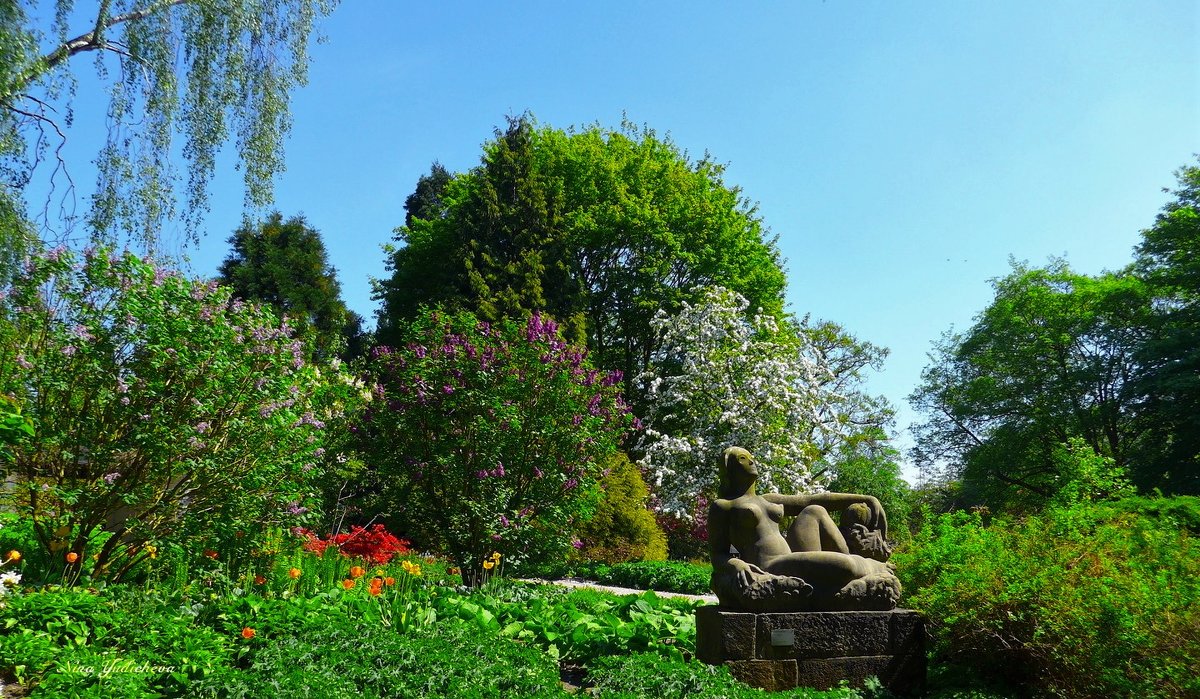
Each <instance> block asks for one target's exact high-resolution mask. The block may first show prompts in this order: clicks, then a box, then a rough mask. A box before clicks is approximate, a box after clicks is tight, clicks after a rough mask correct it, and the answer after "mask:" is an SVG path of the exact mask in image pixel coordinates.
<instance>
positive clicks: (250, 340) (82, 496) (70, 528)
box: [0, 249, 353, 580]
mask: <svg viewBox="0 0 1200 699" xmlns="http://www.w3.org/2000/svg"><path fill="white" fill-rule="evenodd" d="M0 294H2V295H3V303H2V304H0V309H2V310H0V393H4V394H7V395H9V396H11V397H12V398H13V399H14V400H15V401H16V402H17V403H18V404H19V405H20V406H21V408H22V410H23V412H24V414H25V415H27V416H29V417H30V418H32V420H33V422H34V425H35V435H34V436H33V437H32V438H31V439H28V440H24V441H22V442H20V443H18V444H16V445H14V446H13V447H12V454H13V458H12V459H11V460H10V461H9V462H8V463H5V464H0V467H2V468H3V470H4V471H5V475H6V476H11V477H13V479H14V480H15V481H16V483H17V490H16V492H15V493H13V494H12V497H13V500H14V503H15V505H16V506H17V507H18V508H19V509H20V510H21V511H22V512H23V513H25V514H27V515H28V516H29V517H31V518H32V520H33V522H34V525H35V531H36V533H37V537H38V539H39V542H40V544H41V545H42V546H43V547H44V548H45V550H46V552H48V553H50V554H53V555H54V556H55V558H56V560H62V557H63V556H64V555H65V554H66V553H68V552H74V553H77V554H78V556H77V557H75V558H76V559H77V561H78V562H76V563H73V566H83V565H88V566H89V567H91V568H92V570H93V573H94V575H95V576H96V577H101V578H107V579H114V580H116V579H120V578H121V577H123V576H124V575H126V574H127V573H128V572H129V571H130V570H131V569H133V568H134V567H135V566H136V565H137V563H138V562H139V561H141V560H143V559H145V558H146V557H147V556H152V555H154V552H155V551H156V550H157V548H158V547H159V546H162V545H163V544H164V543H166V542H167V540H168V539H170V540H171V541H173V542H176V543H178V542H182V541H187V540H190V539H189V538H188V537H192V538H195V539H197V541H196V546H197V547H200V546H203V545H205V541H213V542H215V541H216V540H218V539H221V538H223V537H224V538H230V539H232V538H234V537H236V538H237V539H239V540H241V541H242V542H244V543H245V545H250V544H252V543H253V542H254V541H255V540H256V539H257V538H258V537H260V536H262V535H263V532H264V531H265V529H266V527H267V526H268V525H283V526H297V525H300V524H304V523H306V521H307V519H306V517H311V516H312V513H311V512H309V510H308V506H309V505H311V504H313V503H314V502H315V498H314V493H313V482H314V479H315V478H316V477H317V476H318V475H319V471H320V467H319V465H318V462H319V461H320V453H321V449H322V447H323V434H322V433H323V428H324V427H325V423H326V421H328V420H331V419H335V418H336V416H337V414H338V413H339V411H340V410H341V409H342V407H343V406H344V404H345V402H346V401H347V400H350V399H352V398H353V390H352V388H351V387H350V386H349V385H348V384H347V383H346V381H345V380H340V377H338V376H336V375H334V374H335V373H336V372H333V370H331V369H330V368H328V367H326V368H325V369H324V371H325V374H324V375H322V370H321V369H319V368H318V367H315V366H311V365H309V364H307V363H306V362H305V360H304V357H305V356H307V354H306V348H305V347H304V346H303V345H302V344H301V342H300V341H299V340H296V339H294V338H293V337H292V336H291V330H290V328H289V327H288V325H287V323H286V321H284V322H283V323H280V322H279V321H278V320H277V319H276V318H275V317H274V316H273V315H272V314H271V313H270V312H269V311H267V310H264V309H262V308H260V307H258V306H255V305H251V304H245V303H242V302H241V301H240V300H237V299H233V298H231V296H230V291H229V290H228V289H225V288H222V287H218V286H217V285H216V284H215V283H205V282H201V281H197V280H191V279H186V278H184V277H183V276H181V275H180V274H178V273H176V272H172V271H169V270H166V269H162V268H157V267H155V266H154V265H153V264H152V263H151V262H147V261H143V260H139V259H138V258H136V257H134V256H133V255H131V254H128V253H126V254H123V255H118V254H114V253H112V252H111V251H108V250H105V249H89V250H88V251H86V252H85V253H84V254H83V255H82V259H77V256H76V255H74V254H72V253H70V252H68V251H65V250H62V249H55V250H51V251H49V252H47V253H44V254H42V255H40V256H36V257H31V258H29V259H28V260H26V262H25V264H24V267H23V269H22V270H21V273H20V274H18V275H17V277H16V278H15V279H14V280H13V281H12V282H11V283H10V284H9V285H8V286H7V287H2V288H0ZM106 532H107V533H111V534H112V536H106V535H105V533H106ZM201 538H205V540H201ZM214 548H215V546H214ZM74 572H75V574H78V570H75V571H74Z"/></svg>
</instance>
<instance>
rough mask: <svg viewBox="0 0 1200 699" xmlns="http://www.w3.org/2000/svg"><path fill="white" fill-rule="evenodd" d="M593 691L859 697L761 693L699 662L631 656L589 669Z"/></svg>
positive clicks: (664, 697)
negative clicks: (593, 684)
mask: <svg viewBox="0 0 1200 699" xmlns="http://www.w3.org/2000/svg"><path fill="white" fill-rule="evenodd" d="M588 681H589V682H595V684H596V686H595V689H594V690H593V691H595V692H597V695H598V696H600V697H602V698H604V699H641V698H642V697H659V698H660V699H689V698H690V697H724V698H725V699H742V698H750V697H753V698H754V699H761V698H762V697H767V696H769V697H772V698H774V697H778V698H779V699H854V698H855V697H859V696H861V695H860V694H859V693H858V692H856V691H854V690H851V689H833V690H829V691H819V690H816V689H807V688H797V689H791V690H784V691H779V692H769V693H768V692H763V690H761V689H756V688H754V687H750V686H749V685H746V684H743V683H742V682H740V681H738V680H736V679H734V678H733V676H732V675H730V674H729V669H728V668H725V667H723V666H715V665H706V664H704V663H701V662H700V661H698V660H692V661H689V662H685V661H683V660H679V659H675V658H668V657H665V656H662V655H659V654H655V653H631V654H627V655H613V656H608V657H604V658H599V659H598V660H597V661H596V662H595V663H594V664H593V665H592V666H591V667H589V669H588Z"/></svg>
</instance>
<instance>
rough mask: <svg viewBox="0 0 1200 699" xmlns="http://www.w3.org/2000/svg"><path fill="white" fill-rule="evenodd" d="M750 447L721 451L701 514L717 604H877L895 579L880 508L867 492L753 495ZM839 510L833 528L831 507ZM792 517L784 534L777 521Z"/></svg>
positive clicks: (785, 607)
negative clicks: (715, 486)
mask: <svg viewBox="0 0 1200 699" xmlns="http://www.w3.org/2000/svg"><path fill="white" fill-rule="evenodd" d="M757 479H758V469H757V467H756V466H755V465H754V458H753V457H752V456H751V455H750V452H748V451H746V450H745V449H742V448H740V447H731V448H729V449H726V450H725V454H724V459H723V462H722V464H721V485H720V492H719V494H718V499H717V500H716V501H714V502H713V503H712V505H711V506H710V508H709V515H708V531H709V542H710V544H711V545H712V564H713V573H712V586H713V591H714V592H715V593H716V595H717V599H718V600H719V601H720V606H721V608H722V609H728V610H739V611H747V612H800V611H843V610H862V611H869V610H879V611H886V610H890V609H893V608H894V607H895V606H896V602H897V600H899V598H900V581H899V580H898V579H897V578H896V575H895V573H894V569H893V567H892V566H891V565H889V564H888V563H887V562H886V561H887V559H888V557H889V556H890V554H891V548H890V547H889V546H888V544H887V515H886V513H885V512H884V511H883V507H882V506H881V505H880V504H879V500H877V499H876V498H874V497H871V496H869V495H853V494H849V493H815V494H808V495H780V494H778V493H768V494H765V495H759V494H758V493H757V492H756V491H755V481H756V480H757ZM831 509H832V510H834V511H839V512H840V513H841V524H840V527H839V526H838V525H837V524H835V523H834V521H833V517H832V516H831V515H830V510H831ZM785 516H792V517H795V519H794V520H793V522H792V524H791V525H790V526H789V527H788V531H787V536H786V537H785V536H784V535H783V534H782V533H781V532H780V529H779V523H780V521H781V520H782V519H783V517H785Z"/></svg>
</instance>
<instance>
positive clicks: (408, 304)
mask: <svg viewBox="0 0 1200 699" xmlns="http://www.w3.org/2000/svg"><path fill="white" fill-rule="evenodd" d="M436 174H437V173H436V169H435V172H433V173H431V175H430V176H429V177H430V179H425V178H423V179H422V184H423V185H425V186H426V189H425V190H422V189H421V186H420V185H419V187H418V192H417V193H415V194H414V196H413V197H410V199H409V201H410V202H413V203H416V202H426V201H430V200H431V199H429V196H428V192H430V191H433V192H436V193H437V196H436V197H434V198H433V199H432V200H431V201H435V202H436V203H437V205H436V206H433V207H427V206H426V205H425V204H421V206H420V207H415V206H414V207H409V209H408V210H409V214H410V220H409V221H408V222H407V225H406V226H404V227H402V228H400V229H398V230H397V241H398V242H399V243H401V245H400V246H398V247H397V248H394V249H392V250H391V252H390V255H389V260H388V268H389V270H390V271H391V277H390V278H389V279H386V280H380V281H378V282H377V283H376V287H375V297H376V298H377V299H378V300H380V301H381V302H382V307H381V310H380V312H379V337H380V341H382V342H385V343H386V342H390V341H391V340H390V338H391V337H393V336H394V335H395V333H396V332H397V330H398V329H399V328H401V327H403V323H404V321H405V319H408V318H412V317H413V316H414V315H415V314H416V313H417V311H418V309H419V308H420V307H421V306H422V305H425V304H443V305H445V306H446V307H448V308H458V309H465V310H469V311H472V312H474V313H477V314H478V315H479V316H480V317H481V318H485V319H489V320H496V319H499V318H502V317H518V318H519V317H524V316H525V315H527V314H529V313H532V312H535V311H537V312H542V313H545V314H548V315H550V316H553V317H554V318H556V319H558V320H559V321H560V322H561V323H562V325H563V326H564V329H565V331H566V333H567V335H568V337H569V338H572V339H577V340H579V341H586V344H587V347H588V349H589V351H590V352H591V355H592V358H593V360H594V361H595V362H596V364H597V365H598V366H602V367H605V368H608V369H616V370H620V371H621V372H623V374H624V375H625V377H626V386H625V389H626V395H627V396H629V397H631V401H632V402H633V403H634V404H635V407H640V406H639V404H640V401H641V390H640V387H638V386H635V385H634V383H633V382H634V380H635V378H636V377H637V376H639V375H640V374H641V373H642V372H643V371H644V370H645V369H646V368H647V366H648V365H649V363H650V361H651V358H652V356H653V355H654V350H655V333H654V331H653V328H651V326H650V320H651V318H653V317H654V314H655V313H657V312H658V311H659V310H660V309H666V310H667V311H674V310H676V309H678V308H679V306H680V304H681V303H682V302H684V301H688V300H692V301H694V300H695V296H694V295H693V293H694V291H693V290H694V288H696V287H697V286H702V285H706V284H715V283H720V284H725V285H727V286H729V287H730V288H732V289H734V290H735V291H738V292H739V293H741V294H742V295H744V296H745V297H746V298H747V299H749V301H750V303H751V305H752V306H753V307H755V308H758V307H761V308H763V309H764V311H765V312H766V313H768V314H779V313H781V312H782V306H783V289H784V285H785V278H784V275H783V271H782V270H781V269H780V259H779V253H778V250H777V249H776V247H775V244H774V241H773V240H771V239H768V237H767V231H766V230H765V228H764V226H763V224H762V222H761V220H760V219H759V218H758V217H757V215H756V213H755V210H754V208H753V207H751V206H750V205H748V204H747V203H746V201H745V200H744V199H743V198H742V196H741V193H740V191H739V190H738V189H737V188H731V187H728V186H726V185H725V183H724V182H723V181H722V174H723V168H722V166H720V165H718V164H716V163H714V162H712V161H711V160H710V159H709V158H707V157H705V158H703V159H700V160H697V161H693V160H691V159H689V158H688V157H687V155H686V154H685V153H682V152H680V150H679V149H678V148H677V147H676V146H675V145H674V144H673V143H671V142H670V141H669V140H664V139H660V138H658V137H657V136H656V135H655V134H654V132H653V131H650V130H648V129H641V130H638V129H635V128H634V127H632V126H630V125H628V124H626V125H625V127H624V128H623V129H622V130H621V131H610V130H606V129H601V128H599V127H590V128H587V129H584V130H581V131H578V132H564V131H561V130H557V129H552V128H549V127H538V126H537V125H536V124H535V123H534V122H533V121H532V120H531V119H529V118H527V117H519V118H512V119H510V120H509V123H508V127H507V129H506V130H504V131H497V133H496V138H495V140H493V141H492V142H490V143H488V144H486V145H485V146H484V154H483V158H482V162H481V164H480V165H479V166H478V167H476V168H474V169H473V170H471V171H469V172H467V173H462V174H459V175H455V176H454V177H453V178H452V179H450V181H449V182H447V183H445V185H444V189H439V188H435V187H433V185H434V183H435V180H434V178H435V176H436ZM438 187H440V185H438ZM418 209H419V211H418ZM425 216H429V217H428V218H426V217H425Z"/></svg>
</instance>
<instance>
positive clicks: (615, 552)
mask: <svg viewBox="0 0 1200 699" xmlns="http://www.w3.org/2000/svg"><path fill="white" fill-rule="evenodd" d="M606 468H607V469H608V475H607V476H605V477H604V479H603V480H602V481H601V487H602V488H603V490H604V495H603V497H602V499H601V500H600V502H599V504H598V505H597V506H596V511H595V513H594V514H593V515H592V518H591V519H589V520H588V521H586V522H584V523H583V524H581V525H580V527H579V529H578V531H577V534H578V537H579V540H580V541H581V542H582V543H583V546H582V548H581V549H580V550H579V554H580V556H581V557H582V558H584V559H586V560H590V561H600V562H603V563H608V564H614V563H623V562H625V561H663V560H666V558H667V536H666V534H664V533H663V531H662V529H661V528H659V526H658V524H657V522H655V520H654V513H652V512H651V511H650V510H649V509H648V508H647V507H646V504H647V502H648V500H649V497H650V491H649V489H648V488H647V487H646V482H645V480H643V479H642V473H641V471H639V470H638V468H637V466H634V465H633V464H632V463H630V461H629V457H628V456H627V455H626V454H625V453H624V452H621V453H618V454H616V455H615V456H613V457H612V458H611V459H610V460H609V462H608V464H607V466H606Z"/></svg>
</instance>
